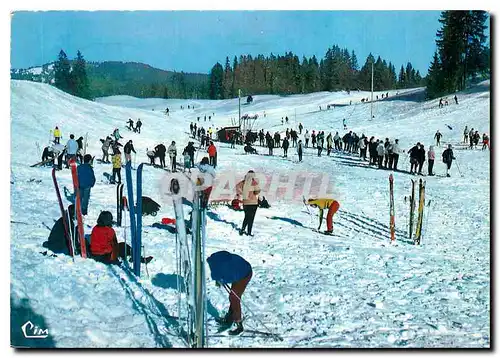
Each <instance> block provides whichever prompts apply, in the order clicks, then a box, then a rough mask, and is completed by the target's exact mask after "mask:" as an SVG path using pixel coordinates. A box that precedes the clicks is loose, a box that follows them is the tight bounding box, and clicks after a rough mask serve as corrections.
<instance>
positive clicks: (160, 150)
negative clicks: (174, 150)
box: [155, 143, 167, 168]
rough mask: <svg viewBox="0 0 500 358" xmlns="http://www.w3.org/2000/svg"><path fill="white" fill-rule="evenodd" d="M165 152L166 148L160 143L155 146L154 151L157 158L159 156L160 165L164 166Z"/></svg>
mask: <svg viewBox="0 0 500 358" xmlns="http://www.w3.org/2000/svg"><path fill="white" fill-rule="evenodd" d="M166 152H167V148H165V146H164V145H163V144H162V143H160V144H158V145H157V146H156V147H155V153H156V156H157V157H158V158H160V167H162V168H165V167H166V166H167V165H166V164H165V153H166Z"/></svg>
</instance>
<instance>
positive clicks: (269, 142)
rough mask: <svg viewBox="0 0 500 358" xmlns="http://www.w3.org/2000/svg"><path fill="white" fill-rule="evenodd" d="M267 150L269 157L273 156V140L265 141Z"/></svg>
mask: <svg viewBox="0 0 500 358" xmlns="http://www.w3.org/2000/svg"><path fill="white" fill-rule="evenodd" d="M267 148H269V155H273V148H274V140H273V138H269V140H268V141H267Z"/></svg>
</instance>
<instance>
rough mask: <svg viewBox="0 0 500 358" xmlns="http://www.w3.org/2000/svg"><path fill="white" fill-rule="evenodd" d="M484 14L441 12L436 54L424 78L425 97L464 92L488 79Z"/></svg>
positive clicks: (479, 12)
mask: <svg viewBox="0 0 500 358" xmlns="http://www.w3.org/2000/svg"><path fill="white" fill-rule="evenodd" d="M487 20H488V14H487V13H486V12H485V11H443V12H442V13H441V17H440V18H439V22H440V23H441V28H440V29H439V30H438V31H437V33H436V51H435V53H434V56H433V58H432V62H431V64H430V67H429V72H428V75H427V97H428V98H436V97H440V96H442V95H444V94H447V93H453V92H455V91H461V90H464V89H465V88H466V87H467V85H468V84H469V83H471V82H474V81H476V80H478V79H482V78H489V75H490V48H489V46H488V45H487V44H486V40H487V36H486V33H485V31H486V28H487V26H486V21H487Z"/></svg>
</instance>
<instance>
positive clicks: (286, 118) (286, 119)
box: [285, 116, 288, 124]
mask: <svg viewBox="0 0 500 358" xmlns="http://www.w3.org/2000/svg"><path fill="white" fill-rule="evenodd" d="M285 122H286V124H288V116H286V117H285Z"/></svg>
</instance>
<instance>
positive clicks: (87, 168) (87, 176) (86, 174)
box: [77, 154, 95, 215]
mask: <svg viewBox="0 0 500 358" xmlns="http://www.w3.org/2000/svg"><path fill="white" fill-rule="evenodd" d="M91 161H92V156H91V155H90V154H86V155H85V156H84V157H83V164H81V165H79V166H78V169H77V171H78V184H79V185H80V200H81V205H82V215H87V211H88V208H89V200H90V189H91V188H92V187H93V186H94V184H95V175H94V169H92V166H91V165H90V162H91Z"/></svg>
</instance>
